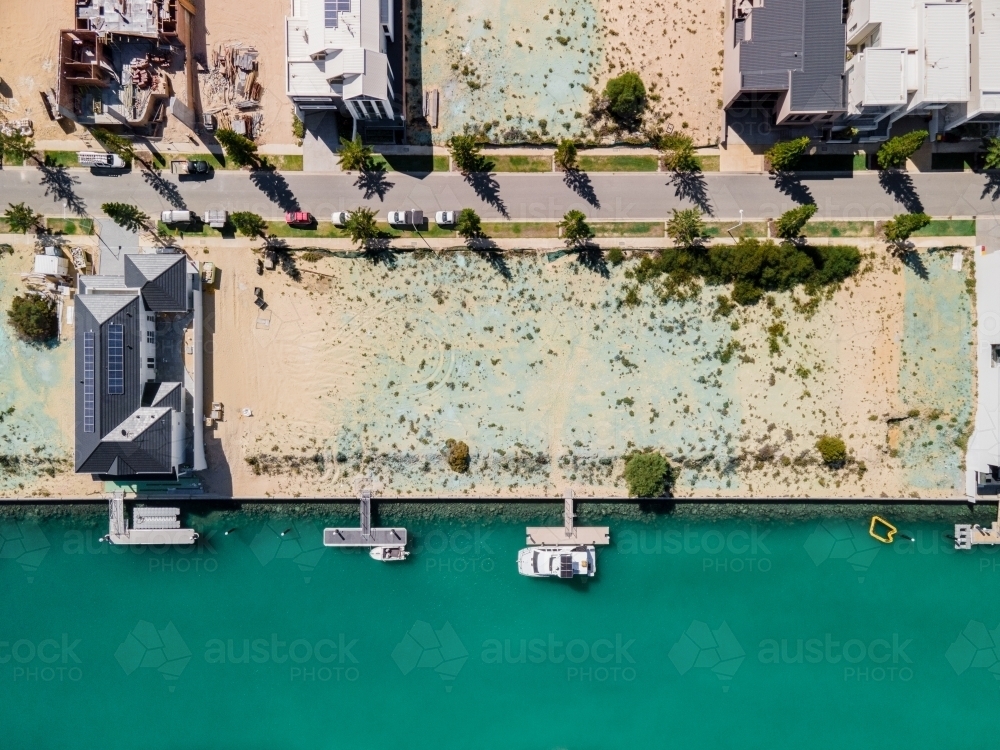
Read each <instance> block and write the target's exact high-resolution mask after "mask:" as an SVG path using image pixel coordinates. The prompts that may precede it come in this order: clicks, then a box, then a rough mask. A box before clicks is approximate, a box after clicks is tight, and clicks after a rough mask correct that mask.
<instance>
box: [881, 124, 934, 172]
mask: <svg viewBox="0 0 1000 750" xmlns="http://www.w3.org/2000/svg"><path fill="white" fill-rule="evenodd" d="M926 140H927V131H926V130H914V131H912V132H909V133H905V134H903V135H897V136H896V137H895V138H890V139H889V140H887V141H886V142H885V143H883V144H882V146H881V147H880V148H879V150H878V153H877V154H876V156H875V158H876V160H877V161H878V168H879V169H899V168H900V167H903V166H905V165H906V160H907V159H909V158H910V157H911V156H913V154H915V153H916V152H917V150H918V149H919V148H920V147H921V146H922V145H923V144H924V141H926Z"/></svg>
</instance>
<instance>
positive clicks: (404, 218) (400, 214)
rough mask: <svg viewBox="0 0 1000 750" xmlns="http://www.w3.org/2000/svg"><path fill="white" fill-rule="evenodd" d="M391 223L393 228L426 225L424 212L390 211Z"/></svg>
mask: <svg viewBox="0 0 1000 750" xmlns="http://www.w3.org/2000/svg"><path fill="white" fill-rule="evenodd" d="M388 219H389V223H390V224H392V225H393V226H407V227H415V226H420V225H421V224H423V223H424V212H423V211H417V210H413V211H390V212H389V216H388Z"/></svg>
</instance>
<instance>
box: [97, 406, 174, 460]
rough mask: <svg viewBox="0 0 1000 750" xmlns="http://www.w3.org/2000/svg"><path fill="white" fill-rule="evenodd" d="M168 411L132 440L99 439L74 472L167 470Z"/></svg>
mask: <svg viewBox="0 0 1000 750" xmlns="http://www.w3.org/2000/svg"><path fill="white" fill-rule="evenodd" d="M170 437H171V429H170V412H169V411H167V412H165V413H164V414H163V415H162V416H161V417H160V418H159V419H157V420H156V421H155V422H153V423H152V424H151V425H150V426H149V427H147V428H146V429H145V430H143V431H142V433H141V434H139V435H138V436H136V438H135V439H134V440H115V441H112V440H102V441H101V442H100V443H98V445H97V446H96V447H95V448H94V450H93V452H91V454H90V455H89V456H87V457H86V459H85V460H84V461H83V463H81V464H80V465H78V466H77V471H78V472H83V473H87V474H105V475H110V476H135V475H137V474H163V473H168V472H170V470H171V446H170Z"/></svg>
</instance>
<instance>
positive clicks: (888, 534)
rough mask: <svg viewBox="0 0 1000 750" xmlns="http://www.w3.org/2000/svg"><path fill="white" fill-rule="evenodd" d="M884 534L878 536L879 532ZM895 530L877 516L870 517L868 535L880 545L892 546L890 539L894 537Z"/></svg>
mask: <svg viewBox="0 0 1000 750" xmlns="http://www.w3.org/2000/svg"><path fill="white" fill-rule="evenodd" d="M883 530H884V532H885V536H882V535H881V534H879V533H878V532H879V531H883ZM896 532H897V529H896V527H895V526H893V525H892V524H891V523H889V522H888V521H886V520H885V519H884V518H879V517H878V516H872V523H871V526H869V527H868V534H869V535H870V536H872V537H874V538H875V539H878V540H879V541H880V542H882V544H892V538H893V536H895V534H896Z"/></svg>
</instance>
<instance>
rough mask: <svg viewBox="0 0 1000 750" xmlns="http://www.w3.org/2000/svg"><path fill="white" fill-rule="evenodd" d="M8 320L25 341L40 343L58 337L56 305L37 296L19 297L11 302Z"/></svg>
mask: <svg viewBox="0 0 1000 750" xmlns="http://www.w3.org/2000/svg"><path fill="white" fill-rule="evenodd" d="M7 319H8V320H9V321H10V324H11V325H12V326H13V327H14V330H15V331H16V332H17V335H18V336H20V337H21V338H22V339H24V340H25V341H30V342H33V343H40V342H43V341H49V340H51V339H54V338H55V337H56V336H57V335H58V331H59V321H58V320H57V319H56V303H55V302H53V301H52V300H50V299H47V298H45V297H42V296H40V295H37V294H26V295H24V296H23V297H21V296H17V297H14V299H12V300H11V302H10V310H8V311H7Z"/></svg>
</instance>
